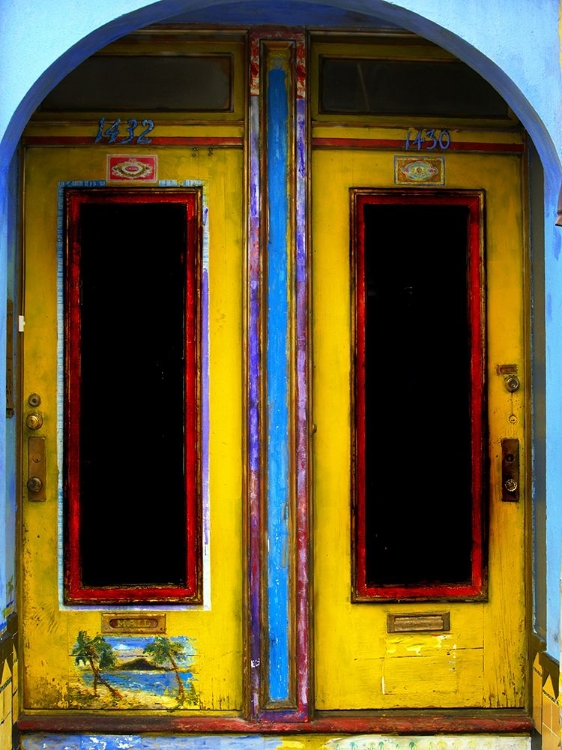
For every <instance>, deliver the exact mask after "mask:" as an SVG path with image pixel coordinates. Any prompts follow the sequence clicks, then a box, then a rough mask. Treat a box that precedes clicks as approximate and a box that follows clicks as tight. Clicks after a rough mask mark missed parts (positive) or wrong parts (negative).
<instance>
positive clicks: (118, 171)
mask: <svg viewBox="0 0 562 750" xmlns="http://www.w3.org/2000/svg"><path fill="white" fill-rule="evenodd" d="M157 179H158V157H157V156H130V155H128V154H127V155H123V154H109V156H108V157H107V182H109V183H111V182H121V183H123V182H156V181H157Z"/></svg>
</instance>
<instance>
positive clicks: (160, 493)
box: [20, 126, 528, 716]
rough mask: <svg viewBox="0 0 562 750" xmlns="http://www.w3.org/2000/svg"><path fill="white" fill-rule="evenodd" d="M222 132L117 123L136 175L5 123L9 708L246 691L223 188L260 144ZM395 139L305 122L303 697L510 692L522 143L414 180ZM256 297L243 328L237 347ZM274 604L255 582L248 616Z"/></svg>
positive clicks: (515, 667)
mask: <svg viewBox="0 0 562 750" xmlns="http://www.w3.org/2000/svg"><path fill="white" fill-rule="evenodd" d="M206 127H209V126H206ZM63 140H64V139H63ZM267 143H268V142H267V141H264V144H265V145H264V147H266V146H267ZM242 145H243V141H242V139H239V142H238V143H237V145H236V146H228V144H225V145H224V146H223V147H221V148H208V149H207V148H200V149H191V150H188V149H185V148H181V147H179V146H169V147H167V148H160V149H155V148H154V147H149V146H142V147H141V146H138V147H137V148H136V150H135V157H134V159H133V160H132V162H134V163H132V162H131V159H129V160H128V161H127V159H128V157H122V165H121V166H122V168H123V169H125V170H127V169H128V170H129V175H130V174H131V173H132V172H131V170H133V171H134V170H139V171H140V172H142V170H143V169H144V167H143V164H144V165H145V166H146V164H149V165H150V164H152V166H153V167H156V163H157V164H158V172H159V182H156V181H154V182H151V181H150V180H148V181H140V180H139V181H138V182H136V183H135V184H133V183H134V181H131V180H128V179H127V176H126V173H125V177H124V178H123V179H122V180H119V179H117V180H115V179H112V175H113V176H114V175H115V172H113V173H112V172H110V169H112V168H113V167H115V163H114V162H112V161H111V160H112V159H115V158H116V157H117V156H119V154H117V149H115V147H111V146H109V145H100V144H95V145H91V146H89V147H86V148H71V147H68V146H65V145H64V143H63V142H62V141H61V143H60V144H59V145H57V146H56V147H49V148H46V147H41V146H38V145H33V146H29V147H28V148H27V149H26V152H25V157H24V184H25V191H24V199H23V228H24V261H23V262H24V293H23V307H24V309H23V314H24V317H25V332H24V335H23V342H24V344H23V378H22V396H23V404H24V411H23V416H24V420H23V421H24V424H23V427H22V469H23V472H22V498H23V499H22V508H21V519H22V543H21V561H22V565H21V576H22V584H21V605H20V614H21V618H22V625H21V630H22V633H23V638H22V646H23V652H22V663H23V670H24V671H23V677H24V679H23V703H24V706H25V708H26V709H30V710H39V711H50V710H53V709H69V710H72V711H79V710H92V709H96V710H97V709H100V710H104V709H112V710H131V709H135V710H142V711H147V712H162V711H168V710H175V711H181V712H187V713H188V714H189V713H190V712H191V713H194V712H198V713H199V714H200V713H201V712H202V711H203V712H209V713H211V714H213V715H215V714H216V713H218V714H220V715H223V716H224V715H225V714H226V715H239V714H241V713H243V712H244V707H245V706H246V705H247V701H246V700H245V698H244V689H245V688H244V674H245V672H247V670H248V669H249V665H248V663H247V662H248V661H249V659H248V653H249V652H248V651H247V650H245V649H246V645H247V644H245V638H247V637H248V621H249V610H248V601H249V600H250V599H251V596H252V592H251V591H250V590H249V588H250V584H249V582H250V580H251V578H252V577H251V572H252V571H251V569H250V568H251V566H250V561H249V558H248V556H247V539H248V536H249V534H250V528H249V527H250V525H251V519H250V515H249V512H248V497H249V496H250V494H251V491H252V488H251V487H250V486H249V484H250V482H249V479H248V478H249V476H250V474H251V471H253V470H254V468H255V467H253V466H252V467H250V459H249V457H248V455H247V448H246V446H248V445H249V439H248V436H249V434H250V433H251V430H252V425H251V418H250V416H248V417H247V415H248V414H249V410H248V393H250V391H251V389H252V387H254V386H255V384H252V383H250V382H248V381H249V380H251V378H252V370H251V367H250V364H249V363H248V361H247V357H248V356H250V354H248V352H249V349H248V336H249V335H250V334H249V333H248V328H247V326H248V319H249V316H250V315H251V311H250V310H249V307H250V301H251V298H252V292H251V290H250V289H246V288H245V285H246V284H247V283H248V282H247V280H248V279H249V278H250V275H249V274H248V272H247V257H248V253H247V250H246V246H247V242H246V240H245V235H246V232H245V227H246V226H247V223H248V222H247V219H246V215H245V213H246V211H247V210H248V206H250V205H251V194H249V198H248V200H247V201H246V200H245V199H244V195H245V192H246V189H247V184H250V185H253V184H254V180H255V179H257V178H256V175H255V174H254V172H253V171H252V170H255V169H259V165H258V166H257V167H256V165H255V164H254V163H253V162H252V161H251V160H248V166H247V170H248V171H245V159H246V157H245V152H244V150H243V148H242ZM270 145H271V144H270ZM484 150H485V149H483V151H484ZM156 152H157V162H156V161H154V159H155V153H156ZM145 157H146V159H148V161H143V159H144V158H145ZM395 158H396V154H394V153H392V152H390V151H388V150H386V148H378V147H377V146H376V143H375V142H374V141H373V144H372V145H371V146H370V147H366V148H358V147H357V145H356V144H355V145H350V144H348V145H347V146H346V145H345V138H343V139H339V140H338V139H337V138H334V139H333V143H332V144H331V145H330V144H329V143H327V142H323V143H322V145H321V146H317V145H315V144H314V143H313V145H312V149H311V160H310V170H309V175H310V195H311V200H310V202H309V203H308V215H307V216H306V220H307V222H308V226H309V227H310V243H309V246H308V255H309V259H310V263H309V266H308V270H309V273H310V290H311V294H310V297H309V300H310V307H309V310H308V315H309V320H310V326H309V330H308V333H309V339H308V342H307V347H308V353H309V355H310V359H309V362H310V368H309V374H310V381H311V388H310V394H309V395H310V399H309V402H308V404H307V414H308V419H309V421H310V424H311V425H314V427H313V429H312V430H311V437H310V461H309V466H308V470H309V472H310V474H309V475H310V477H311V481H310V483H309V487H310V495H309V497H308V498H305V501H306V502H305V506H306V510H307V511H310V515H309V518H310V524H309V530H310V535H311V537H310V540H309V544H308V547H306V545H305V548H307V549H308V550H309V552H310V559H309V561H308V565H309V572H310V574H311V575H310V580H311V581H312V582H313V583H312V585H311V587H310V591H309V597H310V604H311V608H310V611H311V620H310V631H309V633H306V634H304V635H303V634H299V636H298V638H300V639H301V641H306V639H307V638H309V639H310V640H309V642H310V644H311V650H312V657H313V658H312V659H311V665H312V666H311V669H312V673H313V674H314V679H313V681H312V682H313V687H312V701H311V703H312V705H313V706H314V708H315V709H317V710H320V711H322V710H326V711H331V710H360V709H391V708H425V707H431V708H436V707H437V708H454V707H459V708H502V707H505V708H515V707H521V706H523V705H524V704H525V690H526V674H525V669H526V667H525V664H526V658H527V653H526V641H527V638H526V629H527V621H526V606H527V605H528V602H526V600H525V586H524V582H525V576H526V568H525V564H526V563H525V560H526V555H525V550H526V543H527V542H526V534H525V529H526V526H525V508H526V504H527V499H526V498H527V491H526V484H525V467H526V465H527V464H528V459H527V453H528V436H527V433H526V424H525V415H526V411H525V410H526V407H525V394H526V392H528V383H527V382H526V366H525V310H526V308H525V297H524V277H525V265H524V252H523V249H524V230H523V221H524V217H523V211H522V182H521V157H520V155H519V154H515V153H513V154H506V153H503V154H501V155H495V154H494V153H493V149H489V153H486V154H483V153H469V152H468V151H467V150H465V151H462V150H459V151H455V150H454V149H453V148H451V150H450V151H449V152H448V153H447V154H446V155H445V156H443V159H444V160H445V161H444V162H443V164H445V165H446V180H445V179H443V182H442V184H440V185H438V186H434V187H428V186H424V187H420V186H419V184H418V183H416V182H415V181H411V182H409V183H408V182H406V184H404V183H403V182H399V181H398V180H397V176H396V175H397V171H396V161H395ZM151 159H152V160H153V161H152V162H151V161H150V160H151ZM423 162H424V160H423V158H422V159H420V164H422V163H423ZM269 163H270V164H273V163H274V162H273V160H271V161H270V162H269ZM111 164H113V167H110V166H109V165H111ZM140 172H139V173H140ZM248 172H249V178H248V180H246V177H245V175H246V176H248ZM273 178H274V176H273V175H271V174H268V175H267V179H270V180H272V179H273ZM264 179H265V178H264ZM275 184H276V185H279V184H280V182H279V180H277V181H276V183H275ZM249 193H251V191H249ZM293 199H294V196H290V197H289V201H291V200H293ZM272 205H273V204H270V209H271V207H272ZM292 211H293V209H292V208H288V209H287V215H289V216H290V215H291V213H292ZM269 218H270V219H271V218H272V216H270V217H269ZM273 218H275V216H273ZM264 226H266V222H264ZM270 226H271V225H270ZM262 237H266V234H263V235H262ZM261 252H262V254H263V255H264V256H265V255H266V247H265V244H264V247H263V248H262V250H261ZM290 272H291V269H290V268H289V276H290ZM287 288H288V289H289V295H291V294H292V291H290V290H291V287H290V285H289V286H288V287H287ZM287 310H288V311H289V312H288V315H289V316H290V315H291V314H292V312H294V311H295V304H294V300H293V299H292V298H290V299H289V300H288V304H287ZM262 314H263V316H264V317H263V319H262V321H263V320H265V313H262ZM275 320H276V317H275V315H274V314H270V315H269V317H268V318H267V321H268V325H262V326H261V327H260V336H261V340H260V342H259V343H260V346H261V351H262V352H265V351H267V349H268V347H269V346H270V344H271V343H272V341H270V339H269V337H273V336H275V335H276V331H275V330H273V328H272V326H274V324H275ZM291 325H292V324H291ZM289 327H290V326H289ZM289 369H290V368H289ZM286 371H287V370H286V369H284V368H283V367H280V369H279V373H278V374H277V377H284V375H283V373H284V372H286ZM269 377H270V378H271V377H273V378H275V377H276V375H275V372H274V371H273V370H271V371H270V372H269ZM286 392H287V393H291V392H292V391H290V389H289V390H288V391H286ZM264 413H265V410H264ZM287 413H288V414H289V415H290V416H289V419H292V418H293V417H294V415H295V414H296V408H295V406H294V405H293V404H288V408H287ZM264 429H265V428H264ZM262 437H263V436H262ZM263 455H264V456H265V453H264V454H263ZM274 459H275V456H269V457H266V459H265V460H266V461H273V460H274ZM261 470H262V473H263V475H264V476H265V473H266V471H267V467H266V466H265V465H264V466H262V467H261ZM296 471H297V467H296V464H295V463H292V464H291V465H289V467H288V474H287V476H288V482H289V483H290V484H291V486H292V485H293V483H294V482H295V476H294V475H295V473H296ZM287 496H288V497H291V498H292V494H291V492H289V491H288V492H287ZM299 501H300V502H302V498H300V500H299ZM287 513H288V514H289V522H288V527H289V528H292V527H291V524H293V523H294V518H295V516H294V513H295V510H294V508H288V509H287ZM261 532H262V533H263V535H264V539H263V544H262V550H263V552H262V554H263V560H262V562H263V564H264V566H267V555H268V539H267V538H266V537H267V533H268V530H267V528H266V525H265V524H264V525H262V527H261ZM286 552H287V555H291V554H293V552H294V550H293V546H292V545H291V544H290V543H289V544H288V546H287V550H286ZM283 564H284V565H285V564H286V561H285V562H284V563H283ZM296 564H297V563H296V558H295V560H293V561H292V562H290V563H289V569H290V570H292V571H294V570H295V565H296ZM269 571H270V574H271V568H269ZM273 578H274V576H273ZM287 596H288V597H289V599H291V598H292V597H294V596H296V592H295V588H294V581H293V580H292V579H290V580H289V585H288V588H287ZM288 610H290V607H289V608H287V607H286V606H285V608H283V606H280V607H279V608H278V609H275V607H273V606H270V608H269V610H268V612H269V615H268V616H269V620H268V619H267V618H262V621H260V627H262V628H264V631H265V630H267V627H268V626H272V627H273V630H275V628H276V627H277V623H275V622H273V621H272V618H275V617H279V618H281V619H283V617H285V616H286V614H284V612H285V613H286V612H287V611H288ZM254 624H255V622H254ZM291 627H292V626H291V624H290V623H287V622H282V623H281V626H280V632H289V631H290V629H291ZM301 636H302V637H301ZM298 638H297V637H295V636H294V634H293V636H292V640H291V638H288V643H289V645H290V644H291V643H295V642H296V641H297V640H298ZM265 640H267V634H266V635H265ZM270 646H271V647H272V645H271V644H270ZM251 666H252V668H254V667H255V666H256V665H255V664H253V663H252V665H251ZM258 666H259V665H258Z"/></svg>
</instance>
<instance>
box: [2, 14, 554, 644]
mask: <svg viewBox="0 0 562 750" xmlns="http://www.w3.org/2000/svg"><path fill="white" fill-rule="evenodd" d="M219 5H220V3H218V2H214V1H213V0H160V1H159V2H153V3H146V2H143V1H142V0H97V2H95V3H89V4H84V3H83V2H81V0H56V2H55V0H18V2H16V3H7V2H3V3H0V71H1V74H0V75H1V77H2V80H1V86H0V310H4V309H5V304H6V300H5V295H6V288H7V285H8V284H10V287H11V288H12V292H13V286H12V279H11V271H10V274H9V273H8V258H9V257H11V256H12V254H13V249H12V248H13V244H12V243H11V239H10V237H11V233H12V229H11V226H12V224H11V222H12V218H11V217H13V216H14V213H13V205H14V203H13V173H10V172H9V165H10V163H11V160H12V157H13V154H14V151H15V148H16V146H17V141H18V139H19V137H20V134H21V131H22V129H23V127H24V126H25V124H26V122H27V120H28V118H29V116H30V115H31V113H32V112H33V110H34V109H35V107H36V106H37V105H38V103H39V102H40V101H41V99H42V98H43V96H44V95H45V94H46V93H47V92H48V91H49V90H50V89H51V88H52V86H53V85H55V84H56V83H57V82H58V81H59V80H60V79H61V78H62V77H63V76H64V75H65V74H66V73H68V72H69V71H70V70H71V69H72V68H73V67H75V66H76V65H77V64H78V63H80V62H81V61H82V60H83V59H84V58H86V57H87V56H88V55H90V54H91V53H92V52H94V51H95V50H97V49H99V48H100V47H102V46H104V45H105V44H107V43H109V42H110V41H112V40H113V39H116V38H118V37H119V36H121V35H123V34H125V33H128V32H130V31H132V30H134V29H135V28H138V27H140V26H144V25H146V24H148V23H153V22H156V21H159V20H162V19H164V18H167V17H170V16H174V15H177V14H179V13H182V14H188V15H189V17H190V18H191V19H192V20H200V21H205V20H206V19H207V18H209V19H210V20H213V19H216V14H217V13H221V11H219V10H218V6H219ZM224 5H225V7H226V8H227V9H228V10H229V11H230V12H231V14H230V15H231V16H232V14H233V13H236V12H238V13H247V9H248V8H252V12H253V10H256V11H260V13H261V12H262V11H263V7H264V6H263V4H261V3H258V2H252V0H247V2H245V3H225V4H224ZM283 5H284V3H283V2H277V3H275V9H276V12H281V10H282V8H283ZM292 6H293V7H292V11H291V13H294V12H296V9H295V4H294V3H293V4H292ZM207 8H208V10H206V9H207ZM305 8H308V9H309V11H307V12H310V14H311V15H310V16H308V17H309V18H310V23H315V24H317V25H322V21H323V19H324V20H326V19H327V18H330V23H336V21H335V20H334V19H335V18H337V17H338V14H339V17H340V18H341V19H342V22H344V23H345V24H346V25H347V24H352V25H356V26H358V27H361V26H363V25H366V24H367V23H368V19H369V18H370V17H371V16H373V15H374V16H378V17H380V18H382V19H384V20H385V21H387V22H390V23H394V24H397V25H400V26H404V27H405V28H407V29H410V30H412V31H415V32H417V33H419V34H421V35H422V36H425V37H427V38H428V39H431V40H432V41H434V42H436V43H437V44H440V45H441V46H443V47H444V48H446V49H448V50H450V51H451V52H453V53H454V54H456V55H457V56H458V57H459V58H461V59H462V60H464V61H465V62H467V63H468V64H470V65H472V66H473V67H474V68H475V69H477V70H478V71H479V72H480V73H481V74H482V75H483V76H484V77H486V78H487V79H488V80H489V81H490V82H491V83H492V85H494V86H495V87H496V88H497V89H498V91H499V92H500V93H501V94H502V95H503V96H504V97H505V99H506V100H507V101H508V103H509V104H510V106H511V107H512V109H513V110H514V111H515V113H516V114H517V115H518V117H519V118H520V119H521V121H522V122H523V124H524V125H525V127H526V128H527V130H528V132H529V134H530V136H531V138H532V140H533V142H534V145H535V148H536V152H537V160H538V161H540V168H539V169H534V170H533V175H534V179H535V188H536V192H537V193H538V192H540V193H541V194H542V195H543V197H544V200H543V201H541V202H540V203H537V201H534V214H533V224H534V227H535V230H534V232H533V238H534V241H535V243H536V247H535V252H539V253H540V254H541V257H540V262H538V263H536V264H535V265H534V270H535V275H534V280H533V283H534V287H535V300H536V301H537V302H538V301H539V300H543V299H544V306H542V305H538V306H536V307H535V321H536V325H537V329H536V330H537V336H536V338H535V342H536V346H537V350H536V353H535V367H536V369H537V381H536V382H537V383H538V384H539V385H540V384H541V383H542V384H543V388H542V390H541V393H540V395H539V398H537V400H536V414H535V424H536V425H537V431H536V437H537V441H538V443H537V451H536V456H535V470H536V473H537V476H538V481H537V484H536V490H535V492H536V496H537V503H538V505H537V507H538V508H539V509H540V512H539V513H538V514H537V515H536V519H535V520H536V523H537V525H538V526H541V528H542V532H541V533H542V537H541V538H542V542H541V548H540V549H539V550H538V551H539V557H540V556H541V555H542V552H541V549H543V550H544V554H545V559H542V560H540V561H539V562H540V566H539V570H542V571H543V581H542V584H544V585H543V586H542V591H543V593H542V594H541V595H540V596H541V597H542V598H541V601H542V602H543V604H544V607H543V609H544V612H542V610H541V612H542V614H541V619H542V620H543V621H544V627H545V630H546V638H547V643H548V651H549V652H550V654H551V655H552V656H553V657H554V658H556V659H558V658H559V645H558V641H559V629H560V624H559V623H560V618H559V610H560V594H559V589H560V562H561V559H560V552H561V539H562V497H561V494H562V483H561V482H560V480H559V478H560V476H562V426H561V425H562V419H561V417H562V377H561V376H560V373H562V266H561V263H562V260H561V258H560V251H561V249H562V248H561V240H562V238H561V235H560V232H561V231H562V230H560V229H558V228H555V226H554V220H555V212H556V202H557V193H558V188H559V185H560V182H561V165H560V158H559V154H560V153H561V149H562V129H561V128H560V122H562V111H561V110H562V107H561V102H562V83H561V74H560V41H559V11H560V7H559V2H558V0H494V2H492V3H491V2H490V0H447V2H446V3H444V2H443V0H402V2H384V1H383V0H333V2H332V3H330V6H329V11H328V10H326V4H325V3H324V4H320V3H316V2H314V0H307V1H305V2H303V3H301V4H300V5H299V9H298V12H299V13H300V14H304V13H305ZM285 10H286V9H285ZM206 14H207V15H206ZM330 14H331V15H330ZM285 17H287V14H286V13H285ZM290 17H291V18H292V19H294V18H295V17H296V16H294V15H291V16H290ZM298 17H299V18H300V17H302V18H303V19H304V18H305V16H298ZM226 20H229V19H228V18H227V19H226ZM273 20H276V19H273ZM541 173H542V174H541ZM536 180H543V182H542V184H540V185H539V184H537V183H536ZM543 240H544V242H543ZM10 268H11V266H10ZM0 320H1V325H0V351H4V347H5V318H4V316H3V315H2V316H0ZM4 378H5V371H4V368H0V392H3V390H4V387H5V382H4ZM6 430H8V435H7V434H6ZM12 430H13V428H12V426H11V425H8V426H7V425H6V423H5V422H4V420H0V476H3V477H5V480H6V481H4V482H2V483H1V484H0V515H2V516H3V517H4V518H5V519H6V524H7V525H5V526H4V531H2V532H0V563H2V566H3V579H4V580H1V579H0V597H2V598H3V599H4V602H3V606H6V604H7V603H8V602H7V598H8V597H7V594H6V585H5V584H6V579H7V578H8V577H9V575H10V570H12V569H13V557H14V532H13V514H12V511H13V501H14V498H13V490H12V486H13V484H12V483H13V471H14V468H13V465H14V454H13V451H12V449H11V448H10V449H8V448H7V445H8V444H9V443H10V442H11V440H12V438H13V435H12V434H11V432H12ZM543 563H544V564H543ZM0 575H1V574H0ZM0 604H2V602H0ZM541 606H542V605H541Z"/></svg>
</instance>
